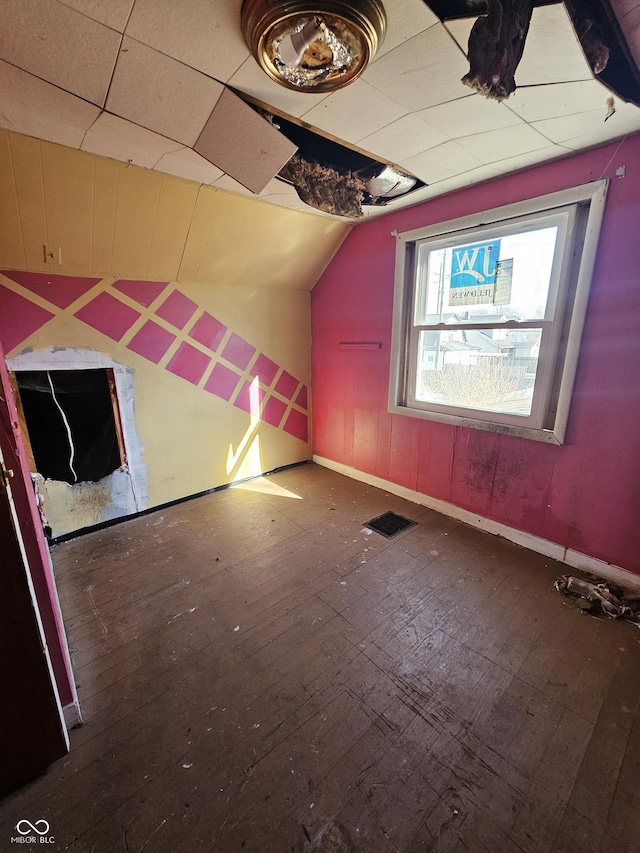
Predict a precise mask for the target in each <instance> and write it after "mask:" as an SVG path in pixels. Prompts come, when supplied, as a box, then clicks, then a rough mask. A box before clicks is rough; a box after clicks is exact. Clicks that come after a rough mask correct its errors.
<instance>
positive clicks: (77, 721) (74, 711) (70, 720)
mask: <svg viewBox="0 0 640 853" xmlns="http://www.w3.org/2000/svg"><path fill="white" fill-rule="evenodd" d="M62 713H63V714H64V722H65V725H66V727H67V729H73V728H74V727H75V726H80V725H82V722H83V720H82V713H81V712H80V705H79V703H78V702H77V701H76V702H71V704H70V705H65V706H64V708H63V709H62Z"/></svg>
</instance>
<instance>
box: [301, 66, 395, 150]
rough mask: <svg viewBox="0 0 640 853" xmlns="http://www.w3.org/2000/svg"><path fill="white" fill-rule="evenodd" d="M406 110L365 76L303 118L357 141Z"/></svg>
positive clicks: (321, 127)
mask: <svg viewBox="0 0 640 853" xmlns="http://www.w3.org/2000/svg"><path fill="white" fill-rule="evenodd" d="M405 113H406V110H405V109H404V108H403V107H401V106H400V105H399V104H396V103H395V102H394V101H392V100H390V99H389V98H387V97H386V95H382V94H381V93H380V92H378V91H377V89H374V88H373V87H372V86H369V84H368V83H365V81H364V80H356V82H355V83H352V84H351V85H350V86H346V87H345V88H344V89H340V90H339V91H338V92H334V93H333V94H332V95H330V96H329V97H328V98H326V99H325V100H324V101H322V103H320V104H317V105H316V106H315V107H312V108H311V109H310V110H309V111H308V112H306V113H303V118H304V121H305V122H308V123H309V124H311V125H313V127H318V128H320V129H321V130H324V131H326V132H327V133H331V134H333V135H334V136H338V137H340V138H341V139H344V140H345V141H346V142H358V140H360V139H363V138H364V137H365V136H369V135H370V134H371V133H374V131H376V130H379V129H380V128H381V127H384V126H385V125H387V124H390V123H391V122H392V121H394V120H395V119H397V118H400V116H402V115H404V114H405Z"/></svg>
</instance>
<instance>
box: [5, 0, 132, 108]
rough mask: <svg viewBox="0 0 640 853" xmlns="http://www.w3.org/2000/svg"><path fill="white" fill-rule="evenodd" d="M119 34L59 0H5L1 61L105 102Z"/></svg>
mask: <svg viewBox="0 0 640 853" xmlns="http://www.w3.org/2000/svg"><path fill="white" fill-rule="evenodd" d="M120 38H121V37H120V35H119V34H118V33H116V32H115V31H114V30H112V29H109V27H105V26H104V25H103V24H100V23H98V22H97V21H93V20H91V18H87V17H86V16H85V15H81V14H80V13H79V12H76V11H75V9H71V8H69V6H64V5H62V4H61V3H57V2H55V0H3V3H2V26H0V59H5V60H6V61H7V62H10V63H11V64H12V65H17V66H18V68H22V69H23V70H24V71H29V72H30V73H31V74H34V75H35V76H36V77H41V78H42V79H43V80H48V81H49V82H50V83H53V84H54V85H56V86H59V87H60V88H61V89H66V90H67V91H68V92H72V93H73V94H74V95H78V96H79V97H81V98H84V99H85V100H86V101H90V102H91V103H93V104H97V105H98V106H100V107H102V106H104V102H105V98H106V96H107V89H108V87H109V81H110V79H111V74H112V73H113V67H114V65H115V62H116V58H117V55H118V49H119V47H120Z"/></svg>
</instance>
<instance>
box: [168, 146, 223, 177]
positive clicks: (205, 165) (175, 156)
mask: <svg viewBox="0 0 640 853" xmlns="http://www.w3.org/2000/svg"><path fill="white" fill-rule="evenodd" d="M154 169H155V170H156V171H158V172H165V173H166V174H168V175H175V176H176V177H178V178H184V179H185V180H187V181H196V182H197V183H199V184H213V183H215V181H217V180H218V178H221V177H222V175H223V174H224V172H223V171H222V169H218V167H217V166H214V165H213V164H212V163H209V161H208V160H205V159H204V157H201V156H200V155H199V154H197V153H196V152H195V151H192V150H191V148H181V149H180V150H179V151H172V152H171V153H170V154H163V155H162V157H161V158H160V159H159V160H158V162H157V163H156V165H155V166H154Z"/></svg>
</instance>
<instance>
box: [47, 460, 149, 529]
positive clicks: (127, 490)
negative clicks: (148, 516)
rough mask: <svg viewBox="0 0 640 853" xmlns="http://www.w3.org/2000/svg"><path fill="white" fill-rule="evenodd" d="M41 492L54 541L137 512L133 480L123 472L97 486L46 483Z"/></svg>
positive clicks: (110, 475) (107, 478)
mask: <svg viewBox="0 0 640 853" xmlns="http://www.w3.org/2000/svg"><path fill="white" fill-rule="evenodd" d="M38 492H39V494H41V495H42V497H43V499H44V500H43V510H44V513H45V516H46V518H47V522H48V525H49V528H50V530H51V535H52V536H53V537H56V536H63V535H64V534H65V533H71V532H73V531H74V530H80V529H82V528H83V527H92V526H93V525H95V524H101V523H102V522H105V521H111V520H112V519H114V518H121V517H122V516H125V515H133V514H134V513H135V512H136V511H137V510H136V505H135V501H134V498H133V491H132V488H131V480H130V477H129V474H128V472H127V471H126V470H123V469H119V470H118V471H114V472H113V474H109V476H108V477H103V478H102V480H98V482H97V483H92V482H90V481H89V482H83V483H74V484H73V485H70V484H69V483H64V482H62V481H60V480H43V481H42V482H41V483H39V485H38Z"/></svg>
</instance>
